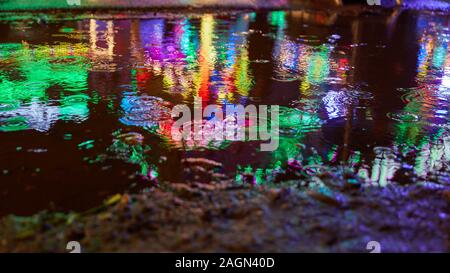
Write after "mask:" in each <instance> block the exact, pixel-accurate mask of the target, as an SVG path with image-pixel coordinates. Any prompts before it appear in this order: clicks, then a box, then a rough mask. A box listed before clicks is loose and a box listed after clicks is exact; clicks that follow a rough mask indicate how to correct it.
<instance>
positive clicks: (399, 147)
mask: <svg viewBox="0 0 450 273" xmlns="http://www.w3.org/2000/svg"><path fill="white" fill-rule="evenodd" d="M0 31H1V33H2V35H1V37H0V143H1V144H0V145H1V149H0V196H1V198H0V214H1V215H7V214H15V215H20V216H29V215H32V214H35V213H37V212H39V211H42V210H47V211H58V212H64V213H69V212H71V211H73V212H74V213H75V214H74V215H78V216H77V217H81V218H77V217H75V218H76V219H77V220H76V221H75V224H74V222H73V221H74V220H73V219H72V218H70V217H71V216H70V215H72V214H70V213H69V214H64V215H62V214H61V215H60V217H61V219H59V218H58V217H59V216H58V215H59V214H57V215H55V214H52V215H51V216H45V214H44V216H42V215H41V216H39V215H36V216H34V218H27V219H28V220H26V221H25V222H26V223H28V225H30V223H32V224H31V225H32V228H31V229H25V230H26V232H25V235H24V234H20V232H21V230H22V227H20V226H19V227H16V225H17V222H16V221H19V222H18V223H21V221H22V220H17V219H18V218H14V219H15V220H11V221H12V222H9V221H10V218H5V219H4V220H3V222H2V230H3V231H4V232H3V233H4V234H9V235H8V236H11V238H15V237H16V236H18V237H19V239H20V238H22V237H24V238H25V237H26V238H28V237H29V236H32V235H33V234H34V232H37V233H38V234H39V233H41V232H42V234H40V235H38V236H37V237H34V239H33V241H32V243H31V246H30V245H27V244H24V245H20V244H19V245H16V244H15V243H14V244H13V245H10V243H11V242H15V241H14V240H12V241H10V240H9V239H8V240H6V239H4V240H3V241H2V244H3V247H4V250H10V251H11V250H12V249H15V250H33V249H34V250H35V249H46V250H49V251H50V250H51V251H59V250H60V249H61V248H60V244H62V243H63V242H64V240H65V239H67V238H69V239H70V238H72V237H77V235H76V234H75V235H74V236H72V235H73V234H72V233H71V232H75V233H76V232H77V231H76V230H77V225H81V227H79V228H78V229H80V230H82V231H80V234H81V235H80V236H79V237H80V238H81V239H83V238H84V239H83V240H85V242H86V244H88V246H87V247H88V249H89V250H127V246H129V245H133V248H132V250H139V249H141V250H145V251H176V250H186V251H201V250H209V251H217V250H219V251H220V250H224V251H225V250H226V251H255V250H267V251H269V250H270V251H296V250H302V251H305V250H308V248H309V247H310V248H309V249H310V250H314V251H333V250H336V251H345V250H351V251H364V248H360V245H361V244H363V243H364V242H365V241H366V240H367V239H369V238H368V237H371V236H372V237H381V235H383V236H385V237H384V238H385V245H386V246H387V249H388V250H390V251H446V250H448V241H446V240H447V239H446V238H447V237H446V236H447V235H448V214H447V211H446V210H447V209H446V206H447V204H448V200H449V199H448V198H449V197H448V187H449V183H450V179H449V175H448V162H449V159H450V136H449V125H450V123H449V120H448V110H449V104H448V99H449V97H450V49H449V41H450V29H449V17H448V14H446V13H439V12H438V13H431V12H426V11H412V10H367V11H360V12H359V13H356V12H354V11H353V10H339V11H333V12H330V11H327V12H325V11H305V10H294V11H260V12H250V11H249V12H245V11H242V12H235V11H228V12H222V13H203V12H201V13H184V12H183V13H169V12H166V13H164V12H161V13H156V12H112V13H108V14H103V13H100V12H97V13H95V14H92V13H84V12H81V13H73V14H69V13H62V14H61V13H45V14H44V13H43V14H37V13H2V14H0ZM196 96H199V97H201V99H202V102H203V104H204V105H207V104H219V105H229V104H243V105H249V104H255V105H280V144H279V148H278V149H277V150H276V151H274V152H261V151H260V149H259V147H260V145H259V144H260V141H223V142H202V141H196V142H180V141H178V142H177V141H174V140H173V139H172V138H171V134H170V129H168V128H170V125H171V124H172V122H173V121H172V119H171V117H170V110H171V108H172V107H173V106H174V105H177V104H180V103H184V104H188V105H192V103H193V100H194V97H196ZM343 169H345V170H346V171H345V172H344V171H342V170H343ZM350 173H351V174H350ZM315 175H317V176H315ZM324 175H325V177H322V176H324ZM327 175H332V176H333V175H334V176H336V178H335V179H327V178H326V176H327ZM311 177H312V178H311ZM314 177H316V178H317V179H318V180H315V178H314ZM311 179H312V181H311ZM327 180H329V181H335V182H336V183H343V184H340V185H330V184H327V182H326V181H327ZM214 181H215V182H214ZM289 181H290V182H289ZM337 181H339V182H337ZM279 182H281V183H279ZM328 183H332V182H328ZM221 184H224V186H223V187H220V185H221ZM193 185H194V186H193ZM354 185H357V186H356V188H357V190H356V191H351V190H350V197H349V196H347V195H348V194H349V193H348V192H347V190H348V189H349V188H350V189H352V187H353V186H354ZM405 185H406V186H405ZM272 187H275V188H276V189H272V190H271V188H272ZM180 188H181V190H180ZM192 188H194V190H192ZM229 188H231V189H229ZM227 189H229V190H227ZM178 191H181V192H183V194H184V193H185V192H188V195H187V196H188V197H186V196H185V195H183V194H182V196H181V197H179V196H177V195H178ZM196 191H197V193H195V192H196ZM174 192H175V193H174ZM192 192H194V193H192ZM286 192H288V194H287V195H285V194H284V193H286ZM125 193H128V194H129V195H123V194H125ZM116 194H120V195H121V196H122V197H121V199H120V200H121V201H119V200H116V201H117V202H119V205H116V206H113V207H107V208H106V209H105V208H103V209H102V211H105V210H106V214H108V213H109V216H108V217H109V218H108V217H107V215H106V214H105V215H106V216H105V215H103V214H100V215H98V214H96V213H94V214H93V215H92V214H91V213H92V211H90V213H88V215H87V216H85V215H83V216H79V214H78V213H79V212H86V211H88V212H89V210H90V209H92V208H98V207H99V206H101V205H102V204H103V203H104V200H105V199H107V200H108V198H110V197H111V196H113V199H114V198H115V197H114V196H116V197H117V195H116ZM191 195H192V196H194V197H195V198H197V199H195V198H194V201H192V199H191ZM278 195H281V197H280V198H281V199H282V201H280V202H281V203H282V204H281V203H280V204H281V205H280V204H279V205H280V206H282V208H281V209H279V207H278V205H276V206H275V208H274V207H273V206H274V205H273V202H275V203H276V202H278V201H273V199H274V198H275V199H276V200H278V197H277V196H278ZM123 196H126V197H123ZM286 196H287V197H286ZM117 198H118V197H117ZM124 198H125V199H126V200H125V201H123V200H124ZM186 198H187V200H186ZM284 198H287V199H284ZM109 200H111V199H109ZM130 200H134V201H133V202H131V201H130ZM212 200H217V201H212ZM417 200H419V201H417ZM186 202H187V203H186ZM113 203H114V202H113ZM121 203H125V204H128V205H123V206H121V205H120V204H121ZM129 203H132V205H129ZM323 203H324V204H325V205H324V204H323ZM355 204H356V205H355ZM358 204H362V205H358ZM148 206H150V207H151V208H150V211H153V210H156V211H158V210H161V211H164V212H165V213H166V214H164V215H163V216H158V215H155V216H152V217H156V218H155V219H153V218H152V219H148V217H146V215H147V214H148V213H149V211H147V209H148V208H147V207H148ZM153 206H154V208H153ZM130 207H131V208H130ZM161 207H163V209H162V208H161ZM221 207H223V210H220V209H219V208H221ZM238 207H242V210H245V211H246V212H240V209H238ZM124 208H126V210H127V211H122V212H120V211H119V212H117V210H120V209H124ZM128 210H132V212H131V213H130V212H129V211H128ZM216 210H218V211H216ZM234 210H237V212H233V211H234ZM258 211H259V212H258ZM374 211H375V212H374ZM195 212H198V215H197V214H196V213H195ZM251 212H252V213H251ZM253 212H254V213H256V214H254V213H253ZM116 213H117V216H115V214H116ZM122 213H123V214H122ZM335 213H337V214H339V215H341V216H345V217H347V218H345V219H347V220H348V221H347V220H345V221H343V220H342V219H343V218H342V217H336V214H335ZM111 214H112V215H113V216H111ZM228 214H230V215H228ZM235 214H236V215H237V216H236V215H235ZM102 215H103V216H102ZM123 215H128V216H124V217H125V218H126V217H131V218H126V219H129V220H130V219H132V220H130V221H129V222H128V221H125V222H123V220H124V219H122V218H120V217H122V216H123ZM138 215H143V216H141V217H143V218H144V219H147V220H148V221H150V222H151V223H147V221H144V224H143V227H142V229H141V228H140V227H139V228H137V227H135V225H137V224H136V223H137V222H139V223H141V224H142V219H138V220H136V218H135V217H137V216H138ZM181 215H185V216H181ZM187 215H191V216H187ZM246 215H247V216H248V215H251V216H248V217H247V216H246ZM258 215H259V216H258ZM262 215H265V216H264V217H263V216H262ZM292 215H297V216H296V217H297V218H298V219H297V218H296V217H294V218H292V217H291V216H292ZM368 215H370V216H368ZM405 215H406V216H405ZM316 216H317V223H316V222H314V221H316V220H314V219H315V217H316ZM40 217H41V218H40ZM42 217H43V218H42ZM46 217H48V218H46ZM67 217H69V218H67ZM85 217H86V218H85ZM102 217H105V218H102ZM110 217H113V219H112V220H111V219H110ZM116 217H117V218H116ZM196 217H197V218H196ZM205 217H206V218H205ZM208 217H210V218H208ZM234 217H237V218H234ZM227 218H229V219H230V220H227ZM33 219H34V220H33ZM49 219H52V220H51V221H50V220H49ZM55 219H56V220H55ZM80 219H81V220H80ZM99 219H100V220H99ZM104 219H107V220H104ZM108 219H109V220H108ZM177 219H178V220H177ZM205 219H206V220H205ZM208 219H209V220H208ZM211 219H212V220H211ZM214 219H221V220H220V221H219V222H220V224H218V225H219V226H220V228H222V229H223V230H227V232H231V230H230V229H229V228H230V227H231V226H230V225H233V224H236V225H237V227H235V228H237V229H238V228H239V226H240V227H244V226H247V227H248V226H250V225H251V224H250V223H254V224H253V225H254V227H255V230H259V229H260V230H261V233H260V234H259V235H258V236H260V237H259V239H258V238H254V236H257V233H253V235H252V236H253V237H252V236H250V235H248V236H250V237H248V238H247V237H237V238H241V239H242V240H243V241H240V242H236V244H235V246H234V248H233V246H230V247H227V246H225V245H224V244H225V243H226V242H227V240H228V239H229V237H230V236H231V234H234V233H233V232H231V233H229V234H230V236H228V237H227V236H225V235H224V236H219V235H218V234H217V233H215V231H217V228H219V227H217V226H214ZM232 219H238V220H236V222H234V221H235V220H232ZM281 219H284V220H283V221H281ZM293 219H294V220H293ZM295 219H297V220H298V221H297V222H295V223H291V225H292V226H293V227H295V228H293V230H289V228H288V227H289V225H290V224H289V223H287V222H286V223H285V221H295ZM301 219H305V220H304V221H305V223H302V221H303V220H301ZM333 219H334V220H333ZM352 219H353V220H352ZM388 219H393V220H392V221H390V220H389V221H388ZM394 219H395V220H394ZM250 220H252V221H250ZM30 221H31V222H30ZM54 221H56V222H57V223H55V224H53V222H54ZM58 221H59V222H58ZM97 221H110V222H112V223H115V224H116V225H118V226H115V225H113V228H112V229H113V230H109V229H98V225H99V224H98V223H97ZM152 221H153V222H152ZM267 221H269V222H272V221H273V222H276V221H280V223H282V224H280V225H275V224H272V225H268V224H267ZM311 221H312V222H311ZM352 221H353V222H352ZM361 221H363V222H364V221H367V223H363V224H362V223H361ZM69 222H70V223H69ZM80 222H81V224H80ZM387 222H389V223H387ZM33 223H34V224H33ZM61 223H63V224H61ZM64 223H69V224H70V227H68V228H66V226H65V224H64ZM227 223H228V224H227ZM417 223H422V224H417ZM103 224H104V223H103V222H102V223H101V225H102V226H105V225H103ZM90 225H94V226H95V227H97V228H93V230H94V231H89V230H91V226H90ZM164 225H168V226H171V227H172V228H169V229H167V230H166V231H163V229H161V228H160V227H162V226H164ZM196 225H197V227H198V226H203V227H205V230H206V231H208V230H209V231H208V232H206V231H205V233H202V234H201V235H199V234H197V235H195V234H194V233H192V232H194V231H195V230H196ZM302 225H304V227H305V228H304V229H308V230H303V229H302V228H301V226H302ZM315 225H317V229H318V230H319V231H317V230H316V229H314V226H315ZM422 225H423V226H422ZM227 226H228V228H227ZM344 226H345V228H344ZM371 226H372V228H373V229H370V227H371ZM386 226H387V227H386ZM337 227H342V228H344V230H347V229H348V230H350V231H348V233H345V232H343V231H340V230H335V229H336V228H337ZM121 228H123V229H126V232H123V233H120V232H119V231H117V230H114V229H121ZM134 228H136V229H137V232H136V233H135V234H134V233H133V232H132V229H134ZM179 229H182V230H184V231H183V232H186V233H187V234H188V235H185V236H186V238H187V239H186V241H182V242H181V243H180V242H178V241H177V242H178V243H177V242H175V241H176V240H175V241H170V240H165V239H167V238H171V235H170V234H172V232H173V233H174V234H176V233H177V232H178V231H180V230H179ZM11 230H12V231H11ZM30 230H31V231H30ZM48 230H50V231H48ZM74 230H75V231H74ZM130 230H131V231H130ZM142 230H144V231H142ZM155 230H156V231H157V232H156V231H155ZM277 230H279V233H278V234H279V236H280V240H278V241H277V238H276V236H275V235H276V232H275V231H277ZM380 230H381V231H380ZM7 231H8V232H7ZM316 231H317V232H316ZM27 232H28V233H27ZM29 232H31V233H29ZM55 232H62V233H64V235H61V236H62V237H52V236H54V235H55ZM86 232H87V233H89V234H91V233H92V234H94V235H92V236H93V237H95V238H97V239H96V240H98V241H99V242H100V243H99V244H100V245H101V246H98V245H97V246H96V245H95V242H97V241H96V240H90V239H92V238H89V236H88V237H86ZM141 232H144V234H147V235H148V236H150V237H149V238H154V237H153V236H155V238H161V239H160V240H161V241H160V242H159V243H158V244H159V247H157V246H155V248H154V249H152V248H148V246H147V247H142V248H140V247H139V244H134V243H132V242H131V241H127V240H128V239H126V238H129V237H127V236H131V239H130V240H135V239H136V240H137V237H139V236H138V235H139V234H140V235H142V234H141ZM155 232H156V233H155ZM158 232H166V233H164V234H165V235H164V236H162V237H161V236H159V235H158V234H159V233H158ZM255 232H256V231H255ZM274 232H275V233H274ZM380 232H381V233H380ZM116 233H117V234H116ZM269 233H270V234H271V235H270V236H269V235H268V234H269ZM127 234H128V235H127ZM130 234H131V235H130ZM208 234H209V235H208ZM274 234H275V235H274ZM295 234H297V235H295ZM298 234H302V236H303V237H302V238H305V237H304V236H306V235H305V234H310V235H311V236H312V237H311V238H316V239H317V240H316V239H314V240H313V239H311V241H308V242H307V243H306V241H305V244H300V241H301V238H300V237H298V236H299V235H298ZM312 234H314V235H312ZM380 234H381V235H380ZM389 234H391V235H392V237H389ZM418 234H421V236H423V237H420V236H419V237H418ZM157 235H158V236H159V237H158V236H157ZM172 235H173V234H172ZM244 235H245V234H243V236H244ZM71 236H72V237H71ZM104 236H106V237H104ZM110 236H113V237H114V236H115V237H114V238H119V237H120V238H125V239H124V240H125V241H124V242H123V244H121V242H117V244H118V245H114V244H113V243H112V244H113V245H103V244H102V243H101V242H103V241H108V240H109V239H111V238H112V237H110ZM196 236H200V237H202V236H203V237H204V236H210V237H208V238H207V240H206V239H205V238H206V237H205V238H203V237H202V238H203V239H205V240H203V241H202V240H200V242H203V243H204V244H205V245H201V243H200V245H198V246H197V247H196V246H195V245H192V240H194V238H196ZM258 236H257V237H258ZM274 236H275V237H274ZM296 236H297V237H296ZM314 236H316V237H314ZM172 237H173V236H172ZM414 237H415V238H417V241H416V242H417V244H415V243H412V242H411V241H410V239H411V238H414ZM5 238H6V235H5ZM51 238H53V239H51ZM211 238H212V239H211ZM227 238H228V239H227ZM245 238H247V239H248V240H250V241H248V240H247V239H245ZM327 238H328V239H327ZM181 239H182V238H181ZM181 239H180V240H181ZM353 239H354V241H351V240H353ZM254 240H255V241H254ZM258 240H259V241H258ZM299 240H300V241H299ZM328 240H329V241H328ZM349 240H350V241H349ZM119 241H120V240H119ZM211 241H213V242H216V243H217V244H212V245H210V242H211ZM269 241H270V242H269ZM275 241H277V242H276V243H274V242H275ZM39 242H40V243H39ZM43 242H45V243H43ZM271 242H272V243H271ZM287 242H290V243H287ZM294 242H297V243H295V244H294ZM408 242H409V244H408ZM45 244H47V245H45ZM93 244H94V245H93ZM230 244H231V243H230ZM299 245H302V247H303V248H302V249H299V248H298V247H299ZM177 246H179V247H178V248H177ZM188 246H190V247H188ZM33 247H34V248H33ZM128 250H130V248H128Z"/></svg>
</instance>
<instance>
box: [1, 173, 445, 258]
mask: <svg viewBox="0 0 450 273" xmlns="http://www.w3.org/2000/svg"><path fill="white" fill-rule="evenodd" d="M191 169H193V168H191ZM195 177H196V178H198V176H195ZM217 177H219V176H217V175H214V176H211V179H210V180H211V182H205V180H204V179H203V181H200V182H186V183H185V184H174V183H167V182H165V183H163V182H159V184H158V185H159V186H155V187H151V188H150V189H147V190H145V191H143V192H141V193H138V194H125V195H116V196H113V197H111V198H110V199H109V200H107V201H105V204H104V205H102V206H100V207H98V208H96V209H93V210H90V211H88V212H84V213H69V214H63V213H55V212H42V213H40V214H37V215H35V216H32V217H15V216H8V217H4V218H3V219H2V220H1V224H0V234H1V237H0V238H1V239H0V251H1V252H66V251H67V250H66V244H67V242H68V241H72V240H76V241H79V242H80V243H81V246H82V251H83V252H369V250H367V249H366V246H367V243H368V242H369V241H378V242H380V244H381V251H382V252H448V251H449V250H450V242H449V233H450V221H449V217H450V214H449V213H450V211H449V202H450V183H449V181H448V170H443V171H441V172H436V173H435V174H434V175H432V176H430V177H428V178H427V179H425V180H423V179H422V180H421V181H415V182H414V183H410V182H411V181H412V180H415V179H410V178H411V177H409V178H406V179H405V176H403V177H402V176H397V177H396V179H397V180H398V182H394V181H391V182H390V183H389V184H388V185H387V186H386V187H379V186H374V185H372V186H370V185H367V184H366V183H364V182H363V181H361V180H360V179H359V178H358V177H356V176H354V175H352V173H351V172H349V171H347V170H345V168H335V169H334V171H332V172H325V173H321V174H317V175H315V176H309V177H308V176H306V177H303V178H296V179H290V180H288V179H285V180H284V181H283V182H280V181H278V182H272V183H268V184H266V185H264V186H263V185H255V184H252V183H245V181H244V183H241V184H238V183H237V182H235V181H234V180H232V179H224V178H221V179H218V178H217ZM284 178H288V177H287V176H285V177H284ZM250 180H251V179H249V181H250ZM206 181H207V180H206Z"/></svg>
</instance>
